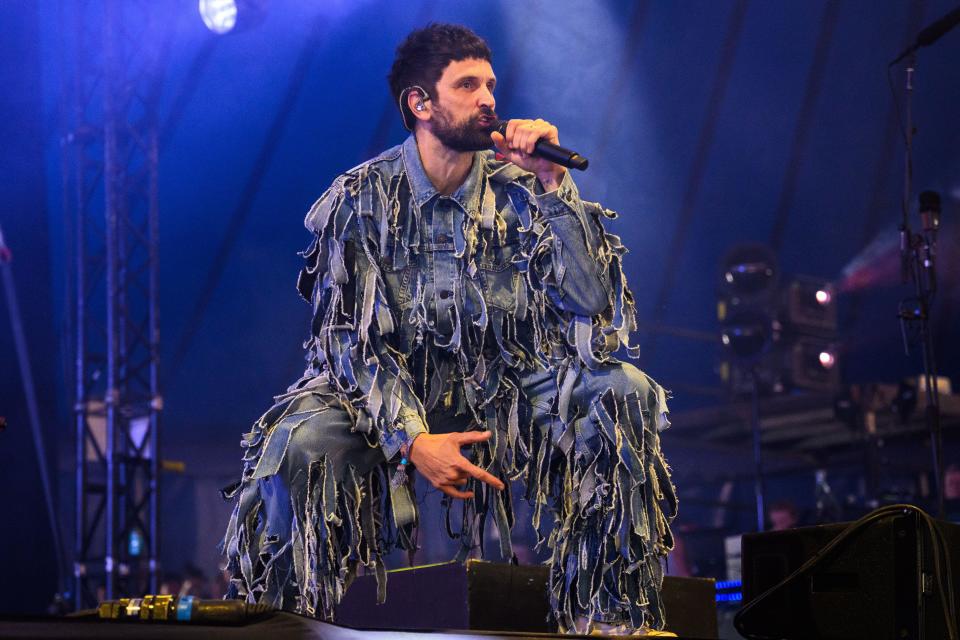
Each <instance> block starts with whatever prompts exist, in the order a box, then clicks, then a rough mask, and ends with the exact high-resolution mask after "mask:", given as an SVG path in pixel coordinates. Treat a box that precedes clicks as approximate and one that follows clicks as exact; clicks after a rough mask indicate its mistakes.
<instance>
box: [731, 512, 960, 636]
mask: <svg viewBox="0 0 960 640" xmlns="http://www.w3.org/2000/svg"><path fill="white" fill-rule="evenodd" d="M920 524H921V523H920V520H919V518H918V517H917V514H916V513H913V512H909V511H904V512H903V513H901V514H896V515H891V516H888V517H884V518H882V519H880V520H878V521H876V522H874V523H873V524H871V525H868V526H867V527H865V528H863V529H861V530H860V531H859V532H857V533H854V534H853V535H852V536H851V537H850V538H848V539H847V540H846V541H845V542H844V543H843V544H841V545H840V546H839V547H838V548H837V549H835V550H834V551H832V552H831V553H830V554H828V555H826V556H824V558H823V559H822V561H821V562H819V563H818V566H816V567H815V568H814V569H813V570H812V571H811V572H809V573H808V574H806V575H805V576H803V577H802V578H801V579H800V580H797V581H794V582H793V583H792V584H791V585H790V586H788V587H785V588H784V589H782V590H780V591H779V592H775V593H774V594H772V595H771V596H770V597H769V598H767V599H765V600H764V601H762V602H761V603H758V605H757V606H756V607H754V608H753V609H752V610H751V611H750V612H749V614H748V615H745V616H744V618H743V621H742V622H743V625H744V629H745V630H746V631H749V632H750V633H756V634H759V635H763V636H770V637H777V638H787V639H793V638H798V639H799V638H803V639H804V640H811V639H815V638H824V639H830V640H833V639H837V640H839V639H843V640H855V639H857V638H864V639H867V638H869V639H870V640H881V639H887V638H889V639H890V640H943V639H945V638H947V631H946V624H945V620H944V611H943V607H942V606H941V599H940V596H941V593H940V587H939V585H938V582H937V579H936V577H935V575H934V570H935V565H934V558H933V553H932V549H931V542H930V539H929V536H928V535H927V534H926V533H925V532H924V531H923V530H921V526H920ZM937 526H938V528H939V530H940V532H941V533H942V534H943V537H944V538H945V543H946V546H947V547H948V548H949V550H950V553H951V565H950V566H944V567H943V568H942V569H943V570H942V574H943V579H944V580H947V579H951V578H954V579H955V577H956V576H958V575H960V565H958V562H960V526H958V525H955V524H950V523H947V522H940V521H937ZM846 527H847V524H843V523H841V524H832V525H823V526H816V527H803V528H799V529H791V530H788V531H772V532H767V533H750V534H746V535H744V536H743V544H742V562H743V565H742V573H743V601H744V603H747V602H749V601H751V600H753V599H754V598H756V597H757V596H759V595H760V594H761V593H763V592H764V591H766V590H767V589H768V588H770V587H772V586H773V585H775V584H777V583H779V582H780V581H781V580H783V579H784V578H786V577H787V576H788V575H789V574H790V573H792V572H793V571H794V570H796V569H798V568H799V567H800V566H801V565H802V564H803V563H804V562H805V561H806V560H808V559H809V558H810V557H811V556H813V555H814V554H815V553H816V552H817V551H819V550H820V549H821V548H823V547H824V546H825V545H826V544H827V543H829V542H830V541H831V540H833V538H834V537H836V536H837V535H838V534H839V533H840V532H842V531H843V530H844V529H845V528H846ZM957 586H960V585H957ZM956 596H957V593H956V590H955V591H954V597H955V599H956Z"/></svg>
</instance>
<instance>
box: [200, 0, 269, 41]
mask: <svg viewBox="0 0 960 640" xmlns="http://www.w3.org/2000/svg"><path fill="white" fill-rule="evenodd" d="M198 8H199V9H200V17H201V18H202V19H203V24H205V25H207V28H208V29H210V31H212V32H214V33H216V34H218V35H225V34H227V33H237V32H239V31H246V30H247V29H250V28H251V27H255V26H257V25H258V24H260V23H261V22H263V19H264V17H265V16H266V13H267V11H266V0H199V4H198Z"/></svg>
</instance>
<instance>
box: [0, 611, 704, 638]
mask: <svg viewBox="0 0 960 640" xmlns="http://www.w3.org/2000/svg"><path fill="white" fill-rule="evenodd" d="M428 637H434V638H448V639H450V640H455V639H456V640H471V639H474V638H475V639H477V640H481V639H482V640H491V639H492V638H510V639H518V638H539V639H542V638H586V637H590V638H598V637H604V636H575V635H561V634H552V633H526V632H524V633H509V632H503V631H497V632H484V631H444V630H435V631H383V630H377V631H366V630H362V629H353V628H350V627H342V626H338V625H335V624H329V623H326V622H320V621H319V620H315V619H313V618H307V617H305V616H299V615H296V614H293V613H287V612H277V613H271V614H268V615H266V616H264V617H263V618H262V619H260V620H257V621H256V622H251V623H249V624H245V625H242V626H210V625H191V624H176V623H167V624H164V623H147V622H144V623H133V622H114V621H103V620H100V619H99V618H96V617H94V616H89V617H67V618H43V617H20V618H14V617H4V618H0V638H5V639H12V638H30V639H31V640H35V639H38V638H50V639H57V640H61V639H63V640H65V639H67V638H137V639H142V640H171V639H177V640H179V639H184V640H185V639H193V640H200V639H201V638H203V639H205V640H206V639H224V640H255V639H256V640H262V639H263V638H270V640H285V639H290V640H293V639H299V638H305V639H317V640H392V639H398V640H414V639H416V638H428ZM680 640H704V639H702V638H693V637H691V636H681V638H680Z"/></svg>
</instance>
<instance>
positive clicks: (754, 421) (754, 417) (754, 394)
mask: <svg viewBox="0 0 960 640" xmlns="http://www.w3.org/2000/svg"><path fill="white" fill-rule="evenodd" d="M759 387H760V385H759V382H758V381H757V371H756V369H751V370H750V431H751V433H752V434H753V472H754V477H753V494H754V497H755V498H756V501H757V531H763V530H764V529H765V523H766V518H765V511H764V504H763V503H764V495H765V493H766V490H765V487H764V482H763V457H762V455H761V451H760V389H759Z"/></svg>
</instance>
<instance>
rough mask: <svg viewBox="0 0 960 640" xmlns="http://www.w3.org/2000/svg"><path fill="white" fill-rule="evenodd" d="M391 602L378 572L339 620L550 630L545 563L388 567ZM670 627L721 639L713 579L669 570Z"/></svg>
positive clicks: (359, 583)
mask: <svg viewBox="0 0 960 640" xmlns="http://www.w3.org/2000/svg"><path fill="white" fill-rule="evenodd" d="M388 575H389V578H388V580H387V601H386V602H385V603H384V604H383V605H380V606H377V605H376V590H377V588H376V582H375V580H374V577H373V576H361V577H359V578H357V579H356V581H354V583H353V584H352V585H351V586H350V588H349V589H347V592H346V594H345V595H344V598H343V601H342V602H341V603H340V606H339V607H338V609H337V613H336V622H337V623H339V624H345V625H348V626H351V627H359V628H364V629H397V630H426V629H464V630H467V629H469V630H476V631H520V632H538V633H550V632H554V631H556V628H555V624H554V623H553V622H552V621H548V619H547V618H548V613H549V602H548V600H547V568H546V567H543V566H539V565H537V566H515V565H511V564H506V563H495V562H484V561H481V560H468V561H467V563H466V565H463V564H459V563H454V562H447V563H442V564H435V565H427V566H423V567H413V568H410V569H399V570H395V571H390V572H388ZM662 597H663V603H664V609H665V611H666V616H667V628H668V629H670V630H671V631H673V632H674V633H677V634H679V635H680V636H682V637H693V638H716V637H717V608H716V601H715V588H714V581H713V580H711V579H706V578H675V577H671V576H667V577H666V578H665V579H664V582H663V591H662Z"/></svg>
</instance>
